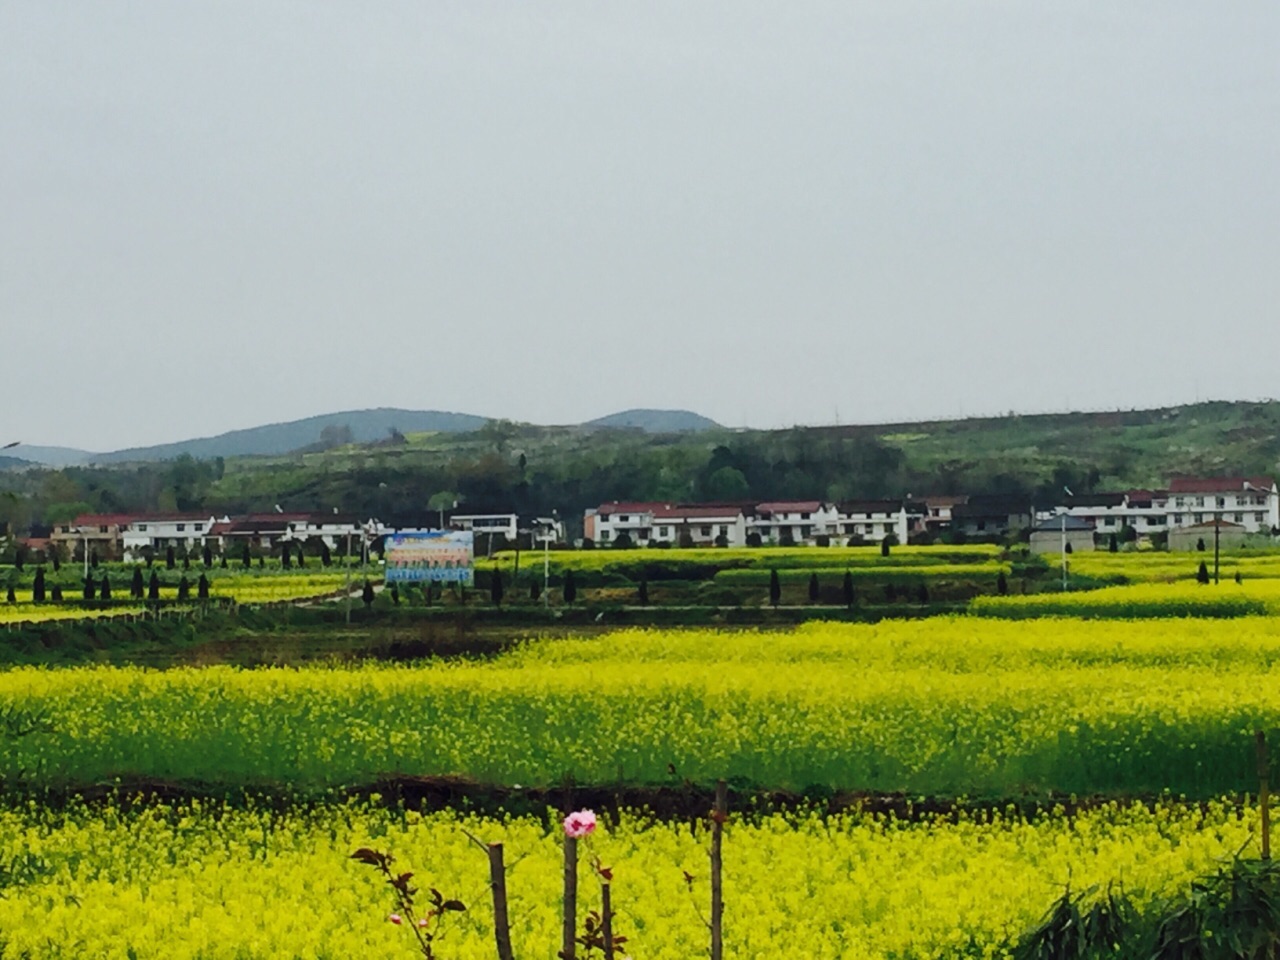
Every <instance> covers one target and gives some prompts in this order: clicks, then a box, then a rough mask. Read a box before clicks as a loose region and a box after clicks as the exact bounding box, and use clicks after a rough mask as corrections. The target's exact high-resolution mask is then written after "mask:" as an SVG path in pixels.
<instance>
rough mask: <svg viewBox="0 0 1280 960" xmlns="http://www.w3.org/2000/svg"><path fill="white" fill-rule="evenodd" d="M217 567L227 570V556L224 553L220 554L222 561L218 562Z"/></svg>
mask: <svg viewBox="0 0 1280 960" xmlns="http://www.w3.org/2000/svg"><path fill="white" fill-rule="evenodd" d="M218 565H219V566H220V567H222V569H223V570H225V569H227V555H226V553H225V552H224V553H223V554H222V559H221V560H220V561H219V562H218Z"/></svg>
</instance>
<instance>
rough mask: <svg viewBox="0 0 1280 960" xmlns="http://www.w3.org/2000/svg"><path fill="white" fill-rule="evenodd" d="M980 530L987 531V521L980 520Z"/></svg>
mask: <svg viewBox="0 0 1280 960" xmlns="http://www.w3.org/2000/svg"><path fill="white" fill-rule="evenodd" d="M978 529H979V530H985V529H987V521H985V520H979V521H978Z"/></svg>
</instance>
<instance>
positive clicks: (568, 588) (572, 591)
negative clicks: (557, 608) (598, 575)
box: [563, 570, 578, 604]
mask: <svg viewBox="0 0 1280 960" xmlns="http://www.w3.org/2000/svg"><path fill="white" fill-rule="evenodd" d="M563 593H564V602H565V603H569V604H571V603H573V601H574V600H576V599H578V584H577V583H576V582H575V581H574V579H573V571H572V570H566V571H565V572H564V590H563Z"/></svg>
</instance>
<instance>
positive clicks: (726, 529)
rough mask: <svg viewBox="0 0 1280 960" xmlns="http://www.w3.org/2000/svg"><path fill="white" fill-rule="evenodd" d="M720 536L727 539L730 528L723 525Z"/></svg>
mask: <svg viewBox="0 0 1280 960" xmlns="http://www.w3.org/2000/svg"><path fill="white" fill-rule="evenodd" d="M720 535H721V536H722V537H727V536H728V535H729V528H728V527H726V526H723V525H722V526H721V527H720Z"/></svg>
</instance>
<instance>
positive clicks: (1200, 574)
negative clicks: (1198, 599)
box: [1196, 560, 1209, 583]
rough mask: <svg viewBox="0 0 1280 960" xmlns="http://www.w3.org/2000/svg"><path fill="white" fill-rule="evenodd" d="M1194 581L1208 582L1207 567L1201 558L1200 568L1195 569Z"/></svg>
mask: <svg viewBox="0 0 1280 960" xmlns="http://www.w3.org/2000/svg"><path fill="white" fill-rule="evenodd" d="M1196 582H1197V583H1208V582H1209V568H1208V567H1207V566H1206V565H1205V562H1204V561H1203V560H1201V561H1200V569H1198V570H1197V571H1196Z"/></svg>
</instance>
